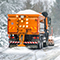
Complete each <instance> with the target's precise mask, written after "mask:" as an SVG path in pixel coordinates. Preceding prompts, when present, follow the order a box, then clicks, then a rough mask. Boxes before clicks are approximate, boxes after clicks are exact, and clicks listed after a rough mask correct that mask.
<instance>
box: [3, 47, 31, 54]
mask: <svg viewBox="0 0 60 60" xmlns="http://www.w3.org/2000/svg"><path fill="white" fill-rule="evenodd" d="M29 52H30V53H31V50H29V49H28V48H26V47H14V48H8V49H7V50H6V51H4V52H3V53H7V54H24V53H29Z"/></svg>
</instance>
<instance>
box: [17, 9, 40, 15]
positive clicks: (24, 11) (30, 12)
mask: <svg viewBox="0 0 60 60" xmlns="http://www.w3.org/2000/svg"><path fill="white" fill-rule="evenodd" d="M17 14H39V13H38V12H36V11H33V10H30V9H28V10H23V11H19V12H18V13H17Z"/></svg>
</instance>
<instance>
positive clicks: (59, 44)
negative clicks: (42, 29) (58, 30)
mask: <svg viewBox="0 0 60 60" xmlns="http://www.w3.org/2000/svg"><path fill="white" fill-rule="evenodd" d="M54 41H55V46H48V47H45V48H43V49H28V48H26V47H14V48H8V49H7V50H5V51H3V52H1V53H0V60H60V58H59V57H60V37H57V38H55V39H54Z"/></svg>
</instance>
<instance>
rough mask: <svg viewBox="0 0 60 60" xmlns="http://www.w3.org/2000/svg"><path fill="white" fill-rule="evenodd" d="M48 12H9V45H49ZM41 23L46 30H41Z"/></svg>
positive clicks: (30, 46)
mask: <svg viewBox="0 0 60 60" xmlns="http://www.w3.org/2000/svg"><path fill="white" fill-rule="evenodd" d="M47 15H48V14H47V13H46V12H43V13H39V14H8V25H7V30H8V37H9V47H13V46H26V47H28V48H43V46H47V45H48V37H49V30H48V25H49V24H48V17H47ZM40 23H43V24H44V31H42V32H41V31H40V29H41V28H40Z"/></svg>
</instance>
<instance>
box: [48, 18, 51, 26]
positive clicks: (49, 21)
mask: <svg viewBox="0 0 60 60" xmlns="http://www.w3.org/2000/svg"><path fill="white" fill-rule="evenodd" d="M48 24H49V25H51V18H50V17H48Z"/></svg>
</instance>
